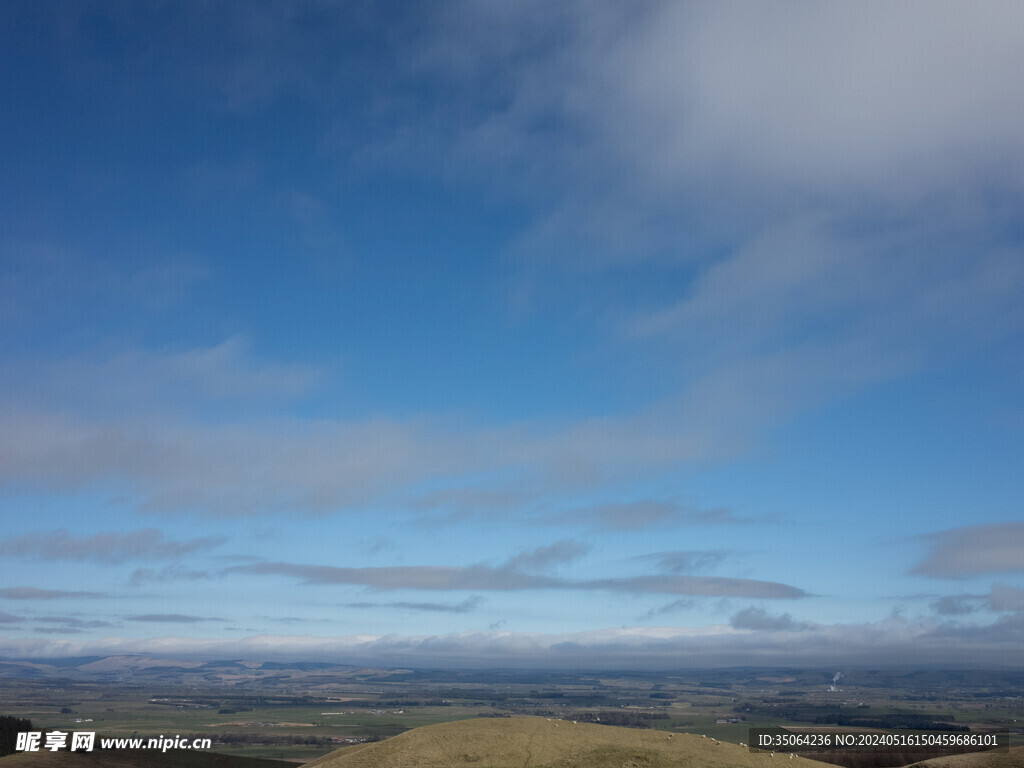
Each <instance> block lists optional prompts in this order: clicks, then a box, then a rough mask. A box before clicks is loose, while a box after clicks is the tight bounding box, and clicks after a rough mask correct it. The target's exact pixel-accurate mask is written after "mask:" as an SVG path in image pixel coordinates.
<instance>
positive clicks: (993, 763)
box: [910, 747, 1024, 768]
mask: <svg viewBox="0 0 1024 768" xmlns="http://www.w3.org/2000/svg"><path fill="white" fill-rule="evenodd" d="M910 768H1024V747H1011V748H1010V751H1009V752H974V753H973V754H970V755H950V756H949V757H936V758H933V759H931V760H924V761H922V762H920V763H914V764H913V766H911V767H910Z"/></svg>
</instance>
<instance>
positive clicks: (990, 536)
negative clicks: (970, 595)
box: [911, 523, 1024, 579]
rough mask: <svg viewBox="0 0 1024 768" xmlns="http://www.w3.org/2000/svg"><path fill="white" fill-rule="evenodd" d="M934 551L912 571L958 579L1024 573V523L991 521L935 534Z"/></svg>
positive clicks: (932, 544) (932, 536)
mask: <svg viewBox="0 0 1024 768" xmlns="http://www.w3.org/2000/svg"><path fill="white" fill-rule="evenodd" d="M925 538H926V540H927V541H928V542H929V543H930V545H931V551H930V552H929V553H928V554H927V555H926V556H925V558H924V559H923V560H922V561H921V562H920V563H918V564H917V565H916V566H914V568H913V570H912V571H911V573H914V574H919V575H922V576H932V577H936V578H947V579H959V578H967V577H969V576H977V575H981V574H987V573H1006V572H1014V571H1019V572H1024V523H992V524H988V525H974V526H967V527H964V528H953V529H951V530H948V531H941V532H939V533H933V534H931V535H929V536H927V537H925Z"/></svg>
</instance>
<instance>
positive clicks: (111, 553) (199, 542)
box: [0, 528, 226, 563]
mask: <svg viewBox="0 0 1024 768" xmlns="http://www.w3.org/2000/svg"><path fill="white" fill-rule="evenodd" d="M224 541H226V539H224V538H223V537H220V536H203V537H201V538H196V539H190V540H189V541H180V542H179V541H173V540H171V539H168V538H166V537H165V536H164V535H163V534H162V533H161V532H160V531H158V530H157V529H156V528H143V529H140V530H136V531H129V532H127V533H117V532H113V531H111V532H105V533H96V534H93V535H92V536H75V535H73V534H72V533H70V532H69V531H67V530H65V529H60V530H55V531H45V532H41V533H30V534H27V535H25V536H19V537H17V538H12V539H6V540H4V541H0V555H6V556H8V557H14V556H17V557H30V558H34V559H36V560H90V561H93V562H97V563H123V562H126V561H128V560H138V559H147V560H166V559H171V558H176V557H181V556H183V555H188V554H192V553H195V552H199V551H202V550H206V549H212V548H213V547H217V546H220V545H221V544H223V543H224Z"/></svg>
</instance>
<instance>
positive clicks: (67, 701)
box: [0, 656, 1024, 768]
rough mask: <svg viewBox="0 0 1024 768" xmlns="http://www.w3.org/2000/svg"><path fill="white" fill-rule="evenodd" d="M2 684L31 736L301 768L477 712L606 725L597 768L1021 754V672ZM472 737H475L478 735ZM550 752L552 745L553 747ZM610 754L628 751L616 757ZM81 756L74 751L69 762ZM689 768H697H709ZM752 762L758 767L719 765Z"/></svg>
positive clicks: (35, 673)
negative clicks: (142, 745)
mask: <svg viewBox="0 0 1024 768" xmlns="http://www.w3.org/2000/svg"><path fill="white" fill-rule="evenodd" d="M0 676H2V677H0V712H2V713H4V714H7V715H13V716H17V717H19V718H27V719H31V721H32V723H33V727H34V728H44V729H60V730H95V731H97V732H99V733H103V734H105V735H108V736H114V737H129V736H142V737H157V736H161V735H180V736H186V735H187V736H188V737H189V738H193V737H209V738H211V739H212V742H213V746H212V749H211V751H212V752H216V753H221V754H228V755H235V756H238V757H244V758H261V759H276V760H286V761H293V762H295V761H308V760H314V759H316V758H321V757H323V756H324V755H327V754H333V753H334V751H335V750H338V749H341V750H342V752H340V753H338V755H337V756H344V755H345V754H347V753H349V752H350V753H351V754H353V755H354V754H355V752H353V751H352V750H353V749H355V748H358V750H357V751H358V752H359V754H361V755H363V757H362V758H360V759H361V760H362V759H369V757H368V756H369V755H371V754H378V753H379V755H381V756H379V757H378V758H374V759H378V760H379V761H380V762H379V765H381V766H382V768H383V766H387V765H388V764H389V763H388V760H387V759H386V758H385V757H383V755H389V754H393V753H392V752H390V751H387V750H385V751H383V752H380V751H379V750H378V751H374V752H371V751H366V749H365V748H366V747H367V746H368V745H372V744H377V743H378V742H383V741H385V740H390V739H392V738H393V737H395V736H398V735H399V734H403V733H406V732H408V731H413V730H414V729H420V728H424V727H427V726H435V725H440V724H444V723H454V722H461V721H473V722H477V721H478V719H480V718H483V719H485V720H486V719H507V718H524V717H527V718H534V720H531V721H528V722H529V723H535V725H533V726H529V727H527V726H525V725H524V726H523V727H526V728H527V730H530V728H536V727H541V726H539V725H537V724H540V723H544V725H543V726H542V730H541V733H544V734H548V733H550V738H554V731H553V730H550V731H549V730H548V729H553V728H555V727H558V726H553V725H550V724H551V723H558V724H559V725H561V726H562V727H569V726H572V725H573V724H574V723H575V724H576V725H584V724H586V725H588V726H593V727H597V730H589V729H588V730H586V733H587V734H589V735H588V736H587V738H583V737H579V736H577V737H573V738H577V739H581V741H580V742H579V743H578V744H576V747H574V748H576V749H583V748H584V746H585V747H586V749H587V750H591V752H592V754H591V758H590V760H591V761H593V760H596V758H595V757H594V756H595V755H597V754H598V753H601V750H608V748H609V747H610V746H611V745H613V744H615V743H618V745H619V747H621V748H623V749H631V748H632V746H630V745H631V744H632V742H629V740H630V739H640V742H637V744H639V743H641V742H643V743H646V744H647V745H648V746H647V747H645V748H652V749H653V748H654V746H657V747H658V749H661V748H662V747H664V748H666V749H668V748H671V750H677V749H678V748H679V745H681V744H684V743H690V742H684V741H677V742H672V743H671V744H667V745H662V744H661V742H660V741H658V740H657V739H658V738H660V739H664V738H666V737H667V736H668V735H669V734H672V736H673V737H674V736H676V735H679V736H682V735H685V734H691V735H693V736H694V737H695V738H697V737H699V738H701V739H704V740H707V739H711V740H712V741H720V742H721V743H722V744H723V745H729V749H728V750H722V751H721V752H720V753H714V754H729V755H732V756H734V757H735V759H736V760H739V759H740V758H739V757H738V756H739V755H741V754H743V750H741V749H739V746H740V745H742V744H747V743H749V741H748V740H749V736H748V734H749V729H750V728H765V727H769V728H785V729H787V730H789V731H790V732H794V733H796V732H814V731H815V730H819V731H820V730H822V729H828V728H833V729H844V730H848V731H851V732H857V731H864V730H869V731H887V732H893V733H900V732H903V733H906V732H913V733H929V732H931V733H936V732H943V733H957V732H964V733H975V734H984V733H999V734H1010V735H1011V739H1012V743H1013V744H1016V745H1018V746H1020V745H1024V693H1022V692H1024V673H1022V672H1007V671H1002V672H999V671H981V670H966V671H964V670H961V671H956V670H935V669H919V670H914V671H907V670H903V671H893V670H888V671H884V670H883V671H879V670H860V669H850V670H847V671H845V672H836V673H830V672H828V671H826V670H822V669H780V668H771V669H755V668H750V669H722V670H690V671H687V670H678V671H674V672H667V673H637V672H598V673H584V672H577V673H574V672H552V671H533V672H529V671H507V670H505V671H503V670H479V671H461V672H459V671H456V672H453V671H443V670H411V669H404V670H403V669H397V670H396V669H370V668H365V667H352V666H345V665H334V664H327V663H321V664H315V663H296V664H284V663H279V662H273V663H261V662H255V661H244V660H237V661H230V662H216V661H212V662H198V661H183V660H175V659H170V658H157V657H153V658H144V657H138V656H129V657H106V658H82V659H68V660H66V661H65V662H63V663H62V664H61V665H59V666H58V665H52V664H47V663H45V662H40V661H7V662H4V663H3V664H2V666H0ZM1018 720H1020V723H1018ZM599 726H603V727H605V728H612V727H615V728H626V729H629V731H630V732H633V731H636V732H645V733H648V735H647V736H635V735H629V736H628V738H627V737H626V736H622V735H621V734H622V733H623V732H620V731H617V730H601V728H600V727H599ZM467 727H469V728H470V730H469V731H463V732H461V733H463V734H464V735H465V736H466V738H469V739H470V741H472V740H473V739H476V738H478V737H479V738H484V737H483V736H481V735H480V734H478V733H477V732H476V731H474V730H472V729H473V728H490V727H496V726H487V725H486V724H483V725H479V726H472V727H471V726H467ZM508 727H518V726H508ZM807 729H809V730H807ZM531 732H532V731H531ZM453 733H456V736H451V737H450V738H453V739H455V740H456V742H458V743H461V742H459V739H460V738H462V737H458V736H457V733H458V732H453ZM558 733H559V734H563V736H560V737H559V738H563V737H564V733H565V732H564V731H559V732H558ZM470 734H475V735H473V736H472V738H470ZM615 734H620V735H619V736H616V735H615ZM654 734H661V736H660V737H655V735H654ZM417 738H418V737H417ZM445 738H449V737H448V736H446V737H445ZM488 738H489V737H488ZM503 738H504V737H503ZM509 738H511V737H509ZM545 738H547V737H545ZM623 739H626V741H623ZM645 739H646V741H644V740H645ZM616 740H618V741H616ZM484 741H486V739H484ZM513 742H515V740H514V739H513ZM413 743H416V744H421V743H422V742H419V741H416V740H414V741H413V742H404V741H403V742H399V746H398V747H394V746H389V747H388V750H393V749H399V748H404V747H401V745H402V744H413ZM481 743H482V742H481ZM510 743H511V742H510ZM515 743H516V744H518V742H515ZM524 743H525V742H524ZM652 745H654V746H652ZM704 746H706V743H704ZM463 747H464V748H465V749H467V750H469V752H470V753H472V752H474V751H475V752H476V753H480V755H481V757H480V760H483V755H484V753H485V752H487V748H485V747H483V746H481V745H480V744H477V745H476V746H471V745H463ZM463 747H458V748H460V749H461V748H463ZM691 747H692V743H691ZM524 748H525V747H523V745H522V744H519V745H518V746H515V747H512V746H508V745H506V746H504V747H501V746H493V745H492V748H491V753H490V754H489V755H487V760H483V762H482V763H481V764H483V765H504V764H506V762H502V761H501V760H502V759H503V760H506V761H507V764H509V765H511V764H512V763H513V762H514V761H513V758H512V756H510V755H509V754H506V755H504V757H503V756H502V755H503V750H504V751H506V752H507V751H508V750H512V751H513V752H514V751H515V750H520V749H524ZM566 748H567V749H568V747H566ZM381 749H383V747H382V748H381ZM551 749H554V750H555V751H557V749H556V748H555V747H554V746H552V747H551ZM558 749H561V747H558ZM346 750H347V752H346ZM730 750H731V751H730ZM656 751H657V750H656ZM765 751H766V752H767V751H768V750H765ZM780 751H781V750H780ZM789 751H791V750H786V752H787V753H788V752H789ZM793 751H796V752H800V753H802V754H805V755H807V756H808V757H811V758H814V759H819V760H821V761H831V762H833V763H834V764H842V765H847V766H851V767H852V768H867V766H903V765H909V764H910V763H912V762H915V761H918V760H922V759H924V758H926V757H933V756H934V755H935V754H936V752H935V751H934V750H932V751H930V752H929V751H927V750H918V751H916V752H915V751H914V750H909V749H908V750H888V751H886V752H885V753H884V754H882V755H875V756H870V757H868V756H865V754H863V750H861V751H859V752H858V751H857V750H852V749H851V750H845V751H844V752H838V753H836V752H828V751H825V752H822V751H818V752H814V751H805V750H793ZM173 753H175V751H174V750H172V754H173ZM112 754H113V753H112ZM608 754H609V755H613V756H614V755H618V754H619V753H617V752H615V751H614V750H611V751H610V752H608ZM997 754H999V755H1006V754H1009V753H1006V752H1005V750H1004V751H1002V752H996V753H993V754H992V755H991V756H990V757H992V758H993V759H994V758H995V756H996V755H997ZM1014 754H1016V753H1014ZM72 757H73V756H72V755H70V754H68V755H67V758H66V759H71V758H72ZM619 757H621V755H619ZM755 757H756V755H755ZM499 758H500V759H499ZM176 759H178V760H183V761H184V762H183V763H182V764H183V765H192V764H193V763H189V762H188V761H189V759H192V758H190V757H189V756H188V755H187V754H184V753H182V752H177V758H176ZM195 759H196V760H199V759H200V757H195ZM353 759H354V758H353ZM424 759H425V758H424ZM438 759H439V760H440V758H438ZM550 759H554V758H550ZM609 759H611V758H609ZM616 759H617V758H616ZM651 759H654V758H651ZM658 759H661V758H658ZM665 759H669V758H668V757H665ZM488 760H490V762H488ZM460 762H461V761H456V762H454V763H452V764H453V765H454V764H459V763H460ZM467 762H474V761H467ZM317 764H318V765H319V764H320V763H317ZM324 764H326V763H324ZM362 764H363V763H360V762H358V761H357V762H354V763H352V765H362ZM366 764H367V765H371V764H373V765H376V764H378V763H366ZM398 764H401V763H398ZM425 764H427V763H425ZM429 764H431V765H432V764H433V763H429ZM439 764H441V765H443V761H441V762H440V763H439ZM518 764H522V763H518ZM546 764H547V763H544V762H535V763H534V765H538V766H539V765H546ZM557 764H559V765H561V763H557ZM587 764H588V763H587V762H586V761H584V762H581V763H580V765H587ZM590 764H592V765H603V764H604V763H600V762H591V763H590ZM608 764H609V765H611V764H612V763H608ZM615 764H616V765H619V764H620V763H615ZM627 764H628V763H627ZM640 764H641V765H658V764H660V763H657V762H654V763H640ZM673 764H674V763H673ZM696 764H701V762H700V760H698V761H697V763H696ZM708 764H709V765H710V763H708ZM747 764H750V765H760V764H761V763H760V762H758V761H757V760H754V762H751V763H746V762H725V763H722V765H747ZM996 764H997V763H993V765H996ZM195 765H202V763H195ZM338 765H339V766H344V765H349V763H345V762H341V763H338ZM979 765H980V764H979ZM239 768H241V766H239ZM252 768H256V767H255V766H253V767H252Z"/></svg>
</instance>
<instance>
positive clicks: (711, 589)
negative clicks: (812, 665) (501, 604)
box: [225, 562, 808, 599]
mask: <svg viewBox="0 0 1024 768" xmlns="http://www.w3.org/2000/svg"><path fill="white" fill-rule="evenodd" d="M225 572H226V573H247V574H255V575H264V576H269V575H273V576H290V577H293V578H297V579H300V580H301V582H302V583H304V584H358V585H363V586H367V587H372V588H374V589H379V590H396V589H417V590H436V591H452V590H466V591H524V590H566V591H606V592H625V593H634V594H641V593H651V594H671V595H694V596H698V595H699V596H713V597H754V598H775V599H784V598H800V597H807V596H808V594H807V593H806V592H804V590H802V589H799V588H797V587H793V586H789V585H787V584H780V583H777V582H772V581H757V580H754V579H736V578H726V577H703V576H678V575H656V576H627V577H622V578H610V579H583V580H572V579H565V578H561V577H556V576H550V575H544V574H537V573H526V572H524V571H521V570H515V569H513V568H507V567H504V568H502V567H499V568H495V567H493V566H487V565H472V566H430V565H422V566H381V567H370V568H343V567H338V566H328V565H303V564H298V563H282V562H264V563H254V564H252V565H239V566H233V567H231V568H228V569H226V571H225Z"/></svg>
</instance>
